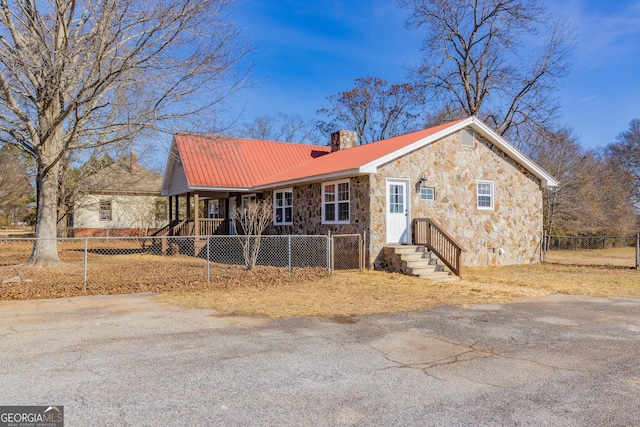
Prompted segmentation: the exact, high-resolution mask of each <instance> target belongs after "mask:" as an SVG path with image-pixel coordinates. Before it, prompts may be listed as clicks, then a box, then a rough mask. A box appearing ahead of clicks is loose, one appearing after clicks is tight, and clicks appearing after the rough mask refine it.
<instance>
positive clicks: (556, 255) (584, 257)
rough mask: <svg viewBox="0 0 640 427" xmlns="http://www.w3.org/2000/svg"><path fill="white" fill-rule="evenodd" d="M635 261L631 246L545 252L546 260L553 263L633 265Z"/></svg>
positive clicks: (633, 249)
mask: <svg viewBox="0 0 640 427" xmlns="http://www.w3.org/2000/svg"><path fill="white" fill-rule="evenodd" d="M635 261H636V249H635V248H631V247H627V248H609V249H585V250H577V251H570V250H562V251H548V252H547V262H550V263H555V264H568V265H610V266H620V267H633V266H635Z"/></svg>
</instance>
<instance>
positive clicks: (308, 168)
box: [256, 120, 461, 186]
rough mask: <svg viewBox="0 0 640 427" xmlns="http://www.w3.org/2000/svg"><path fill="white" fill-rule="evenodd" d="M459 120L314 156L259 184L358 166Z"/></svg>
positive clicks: (290, 179) (275, 182) (335, 171)
mask: <svg viewBox="0 0 640 427" xmlns="http://www.w3.org/2000/svg"><path fill="white" fill-rule="evenodd" d="M460 121H461V120H457V121H455V122H449V123H445V124H443V125H439V126H434V127H430V128H427V129H423V130H420V131H417V132H412V133H407V134H404V135H400V136H396V137H393V138H389V139H383V140H381V141H377V142H372V143H370V144H365V145H358V146H357V147H352V148H347V149H343V150H339V151H335V152H333V153H331V154H329V155H327V156H323V157H320V158H317V159H314V160H313V161H311V162H307V163H305V164H303V165H300V166H297V167H294V168H292V169H289V170H287V171H284V172H282V173H280V174H278V175H275V176H271V177H269V178H266V179H264V180H262V181H260V182H257V183H256V185H260V186H263V185H268V184H277V183H279V182H287V181H294V180H299V179H302V178H305V177H313V176H319V175H327V174H332V173H337V172H342V171H349V170H353V169H357V168H360V167H362V166H365V165H367V164H369V163H371V162H375V161H376V160H378V159H381V158H383V157H385V156H387V155H389V154H392V153H394V152H396V151H398V150H401V149H402V148H405V147H407V146H408V145H411V144H413V143H414V142H417V141H420V140H422V139H424V138H427V137H429V136H431V135H434V134H436V133H438V132H440V131H442V130H444V129H446V128H448V127H450V126H453V125H455V124H456V123H458V122H460Z"/></svg>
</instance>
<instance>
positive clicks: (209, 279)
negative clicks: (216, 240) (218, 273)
mask: <svg viewBox="0 0 640 427" xmlns="http://www.w3.org/2000/svg"><path fill="white" fill-rule="evenodd" d="M209 242H211V236H207V283H210V282H211V264H210V262H209V254H210V253H211V252H210V249H209V248H210V243H209Z"/></svg>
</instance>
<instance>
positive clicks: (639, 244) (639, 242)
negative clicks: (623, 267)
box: [636, 234, 640, 270]
mask: <svg viewBox="0 0 640 427" xmlns="http://www.w3.org/2000/svg"><path fill="white" fill-rule="evenodd" d="M638 269H640V234H637V235H636V270H638Z"/></svg>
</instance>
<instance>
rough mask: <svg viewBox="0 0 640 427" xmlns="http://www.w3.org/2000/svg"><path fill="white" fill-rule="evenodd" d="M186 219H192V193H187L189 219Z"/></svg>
mask: <svg viewBox="0 0 640 427" xmlns="http://www.w3.org/2000/svg"><path fill="white" fill-rule="evenodd" d="M185 219H191V193H189V192H188V191H187V217H186V218H185Z"/></svg>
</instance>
